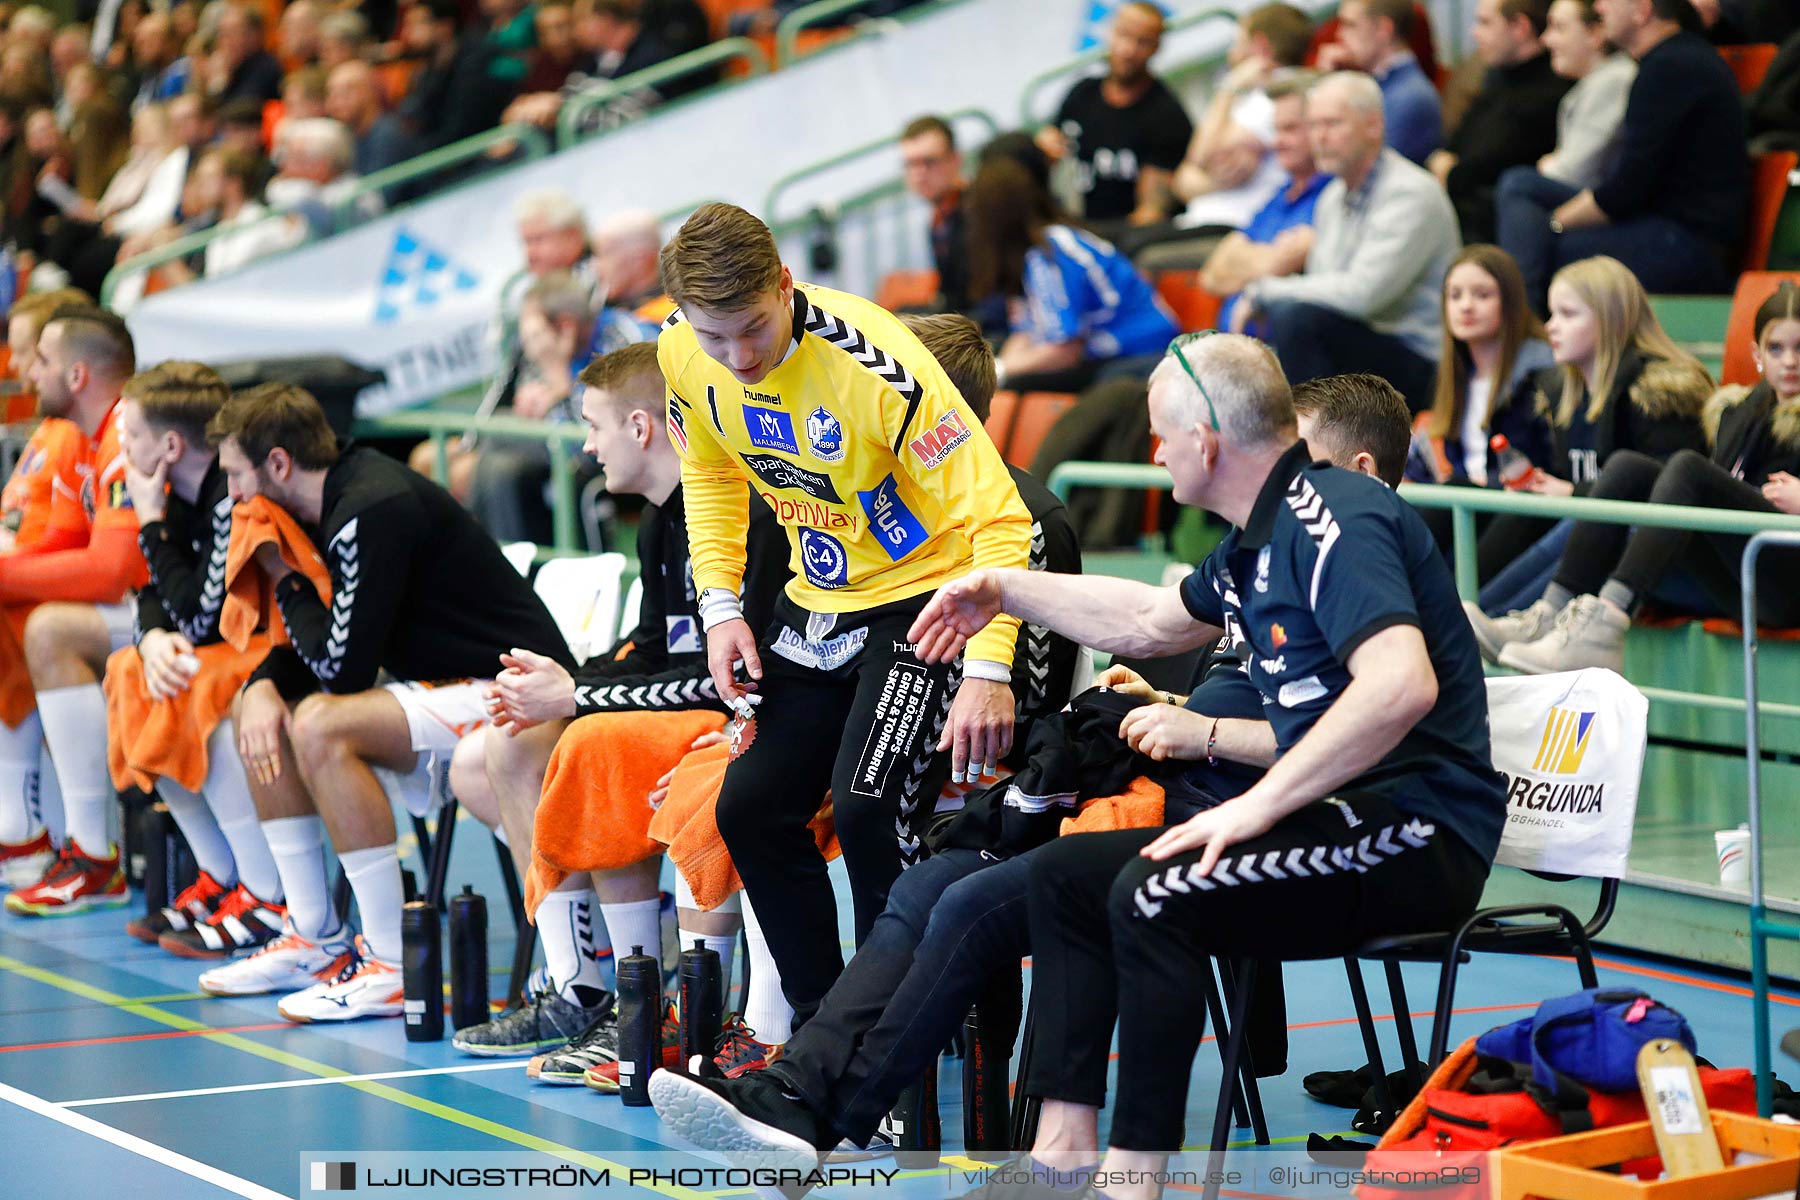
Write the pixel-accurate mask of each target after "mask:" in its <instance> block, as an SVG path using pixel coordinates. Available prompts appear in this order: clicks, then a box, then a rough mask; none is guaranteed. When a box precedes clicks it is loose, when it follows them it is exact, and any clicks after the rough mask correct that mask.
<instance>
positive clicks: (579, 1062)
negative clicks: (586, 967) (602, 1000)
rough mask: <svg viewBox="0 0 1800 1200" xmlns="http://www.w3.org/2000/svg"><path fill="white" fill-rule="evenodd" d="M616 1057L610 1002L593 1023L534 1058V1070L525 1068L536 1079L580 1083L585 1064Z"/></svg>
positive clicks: (613, 1013)
mask: <svg viewBox="0 0 1800 1200" xmlns="http://www.w3.org/2000/svg"><path fill="white" fill-rule="evenodd" d="M618 1061H619V1014H618V1010H617V1009H615V1008H614V1007H613V1006H612V1005H610V1004H609V1005H607V1006H606V1008H605V1011H603V1012H602V1013H601V1014H600V1015H599V1016H597V1017H595V1018H594V1020H593V1023H592V1024H590V1025H589V1026H588V1027H587V1028H586V1029H583V1030H582V1031H581V1032H580V1033H578V1034H576V1035H575V1036H574V1037H572V1038H570V1039H569V1041H568V1043H567V1044H566V1045H563V1046H561V1047H559V1048H558V1049H555V1050H552V1051H551V1052H550V1053H548V1054H546V1055H544V1056H543V1058H541V1059H539V1060H537V1063H536V1067H537V1069H536V1071H535V1072H534V1071H532V1070H530V1069H527V1070H526V1072H525V1073H526V1074H527V1075H533V1076H535V1078H536V1079H537V1081H538V1082H539V1083H554V1084H561V1085H563V1086H569V1085H573V1086H575V1087H580V1086H581V1085H582V1083H583V1080H584V1077H585V1076H586V1075H587V1073H588V1068H590V1067H597V1066H599V1065H600V1064H602V1063H617V1062H618Z"/></svg>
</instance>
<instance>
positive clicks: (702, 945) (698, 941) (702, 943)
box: [694, 937, 706, 950]
mask: <svg viewBox="0 0 1800 1200" xmlns="http://www.w3.org/2000/svg"><path fill="white" fill-rule="evenodd" d="M694 949H696V950H704V949H706V939H705V938H703V937H697V938H695V939H694Z"/></svg>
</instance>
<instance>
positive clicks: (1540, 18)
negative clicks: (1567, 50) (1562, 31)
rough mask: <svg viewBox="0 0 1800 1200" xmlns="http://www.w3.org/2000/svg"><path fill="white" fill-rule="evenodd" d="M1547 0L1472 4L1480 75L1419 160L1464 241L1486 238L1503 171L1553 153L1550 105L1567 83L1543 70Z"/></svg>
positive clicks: (1546, 60) (1547, 65)
mask: <svg viewBox="0 0 1800 1200" xmlns="http://www.w3.org/2000/svg"><path fill="white" fill-rule="evenodd" d="M1549 9H1550V5H1549V0H1479V2H1478V3H1477V5H1476V7H1475V27H1474V32H1473V35H1472V36H1473V38H1474V42H1475V52H1476V53H1477V54H1478V55H1480V56H1481V61H1482V63H1483V64H1485V65H1486V68H1487V70H1486V71H1485V73H1484V74H1483V75H1482V80H1481V90H1480V91H1479V92H1477V93H1476V95H1475V98H1474V100H1473V101H1472V102H1471V103H1470V105H1469V108H1468V110H1467V111H1466V112H1465V113H1464V114H1463V117H1462V120H1461V121H1459V122H1457V125H1456V128H1455V129H1454V130H1453V131H1452V132H1451V134H1450V136H1449V138H1448V139H1447V140H1446V141H1445V143H1444V148H1443V149H1442V150H1437V151H1434V152H1433V153H1432V155H1431V157H1430V158H1428V159H1426V160H1425V165H1426V168H1427V169H1428V170H1430V171H1431V173H1432V174H1433V175H1435V176H1437V178H1438V180H1439V182H1441V183H1442V184H1443V185H1444V188H1445V190H1446V191H1448V192H1449V193H1450V202H1451V203H1452V204H1454V205H1455V206H1456V217H1457V220H1458V221H1459V222H1460V223H1461V224H1462V235H1463V239H1464V240H1465V241H1470V242H1489V241H1492V240H1493V237H1494V185H1495V183H1496V182H1498V180H1499V178H1500V173H1501V172H1502V171H1504V170H1506V168H1508V167H1514V166H1519V165H1521V164H1532V163H1536V162H1537V161H1538V159H1540V158H1542V157H1543V156H1544V155H1546V154H1549V153H1550V152H1551V151H1552V150H1554V149H1555V148H1556V113H1557V105H1558V104H1559V103H1560V102H1561V101H1562V98H1563V96H1564V94H1565V93H1567V92H1568V90H1569V81H1568V80H1567V79H1565V78H1563V77H1562V76H1561V75H1558V74H1557V73H1556V71H1555V70H1553V69H1552V67H1551V62H1550V54H1549V52H1548V51H1546V50H1545V49H1544V43H1543V40H1542V38H1543V33H1544V25H1545V21H1546V18H1547V16H1548V14H1549Z"/></svg>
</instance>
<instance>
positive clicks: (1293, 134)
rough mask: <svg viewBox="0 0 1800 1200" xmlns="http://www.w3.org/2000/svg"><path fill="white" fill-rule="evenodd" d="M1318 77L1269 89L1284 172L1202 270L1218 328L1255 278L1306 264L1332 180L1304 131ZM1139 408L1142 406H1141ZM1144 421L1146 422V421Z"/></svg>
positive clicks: (1149, 260)
mask: <svg viewBox="0 0 1800 1200" xmlns="http://www.w3.org/2000/svg"><path fill="white" fill-rule="evenodd" d="M1316 82H1318V77H1317V76H1315V75H1313V74H1312V73H1310V72H1300V73H1297V74H1294V75H1292V76H1290V77H1288V78H1286V79H1282V80H1279V81H1277V82H1275V83H1272V84H1270V85H1269V89H1268V94H1269V99H1270V101H1271V103H1272V104H1273V106H1274V112H1273V125H1274V137H1275V140H1274V142H1273V145H1274V155H1275V160H1276V162H1278V163H1279V164H1280V165H1281V169H1282V170H1283V171H1284V172H1286V176H1287V177H1286V180H1285V182H1284V184H1283V186H1282V189H1281V190H1280V191H1279V192H1276V193H1275V195H1274V197H1273V198H1272V199H1270V201H1269V202H1268V203H1267V204H1265V205H1264V206H1263V208H1262V211H1261V212H1259V213H1257V214H1256V216H1254V217H1252V218H1251V219H1250V224H1249V225H1247V226H1245V227H1244V228H1243V230H1241V231H1235V232H1232V233H1229V234H1226V235H1225V238H1224V240H1223V241H1221V242H1220V243H1219V245H1218V247H1217V248H1216V249H1215V250H1214V251H1213V252H1212V253H1211V254H1209V255H1208V256H1207V259H1206V262H1205V263H1204V264H1202V266H1201V268H1200V283H1201V286H1203V287H1204V288H1206V290H1207V291H1209V292H1211V293H1213V294H1214V295H1215V296H1223V297H1225V303H1224V304H1223V305H1222V306H1221V307H1220V309H1219V327H1220V328H1221V329H1231V328H1233V327H1234V324H1233V317H1234V313H1235V311H1236V309H1237V306H1238V304H1239V303H1241V297H1240V296H1239V293H1240V292H1242V291H1243V289H1244V288H1245V287H1246V286H1247V285H1248V284H1250V283H1252V282H1254V281H1255V280H1258V279H1273V278H1279V277H1280V276H1283V275H1292V274H1294V273H1295V272H1297V271H1299V270H1301V269H1302V268H1303V267H1305V266H1306V256H1307V254H1308V252H1309V251H1311V249H1312V241H1313V228H1312V224H1313V211H1314V209H1315V208H1316V207H1317V205H1318V202H1319V195H1320V193H1322V192H1323V191H1324V190H1325V185H1326V184H1328V183H1330V182H1331V176H1329V175H1327V174H1325V173H1324V172H1323V171H1320V170H1319V169H1318V167H1317V165H1316V164H1315V163H1314V162H1313V152H1312V139H1311V138H1310V137H1309V136H1308V135H1307V128H1306V93H1307V91H1308V90H1310V89H1311V87H1312V86H1313V84H1315V83H1316ZM1146 256H1147V257H1146V259H1145V267H1146V269H1149V268H1150V267H1151V266H1153V265H1160V264H1161V263H1162V259H1161V255H1160V253H1159V251H1158V250H1150V251H1147V252H1146ZM1244 332H1246V333H1249V334H1251V335H1252V336H1261V333H1262V328H1261V324H1260V322H1257V321H1255V320H1251V321H1249V322H1247V323H1246V324H1245V325H1244ZM1140 407H1141V405H1140ZM1146 419H1147V418H1146Z"/></svg>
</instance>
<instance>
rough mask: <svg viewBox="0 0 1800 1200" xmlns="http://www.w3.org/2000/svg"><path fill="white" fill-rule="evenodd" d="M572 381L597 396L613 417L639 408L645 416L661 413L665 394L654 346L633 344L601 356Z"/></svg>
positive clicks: (665, 388) (666, 389)
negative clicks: (593, 391) (604, 401)
mask: <svg viewBox="0 0 1800 1200" xmlns="http://www.w3.org/2000/svg"><path fill="white" fill-rule="evenodd" d="M575 378H576V382H578V383H580V384H581V386H583V387H589V388H593V389H594V390H595V391H596V392H599V393H601V394H602V395H603V396H604V397H605V398H606V403H607V406H608V407H610V408H611V409H613V411H614V415H616V416H619V417H621V418H623V416H624V415H625V414H626V413H628V412H631V411H632V410H634V409H639V408H641V409H643V410H644V411H645V412H648V413H659V412H661V411H662V404H663V397H664V395H665V394H666V393H667V391H668V387H667V385H666V384H664V382H663V375H662V367H661V366H659V365H658V364H657V361H656V343H655V342H633V343H632V344H630V345H629V346H620V347H619V348H618V349H617V350H614V351H612V352H611V353H609V354H602V355H601V356H600V357H598V358H596V359H594V360H593V361H592V362H590V363H588V365H587V366H585V367H583V368H581V374H579V375H577V376H576V377H575Z"/></svg>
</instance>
